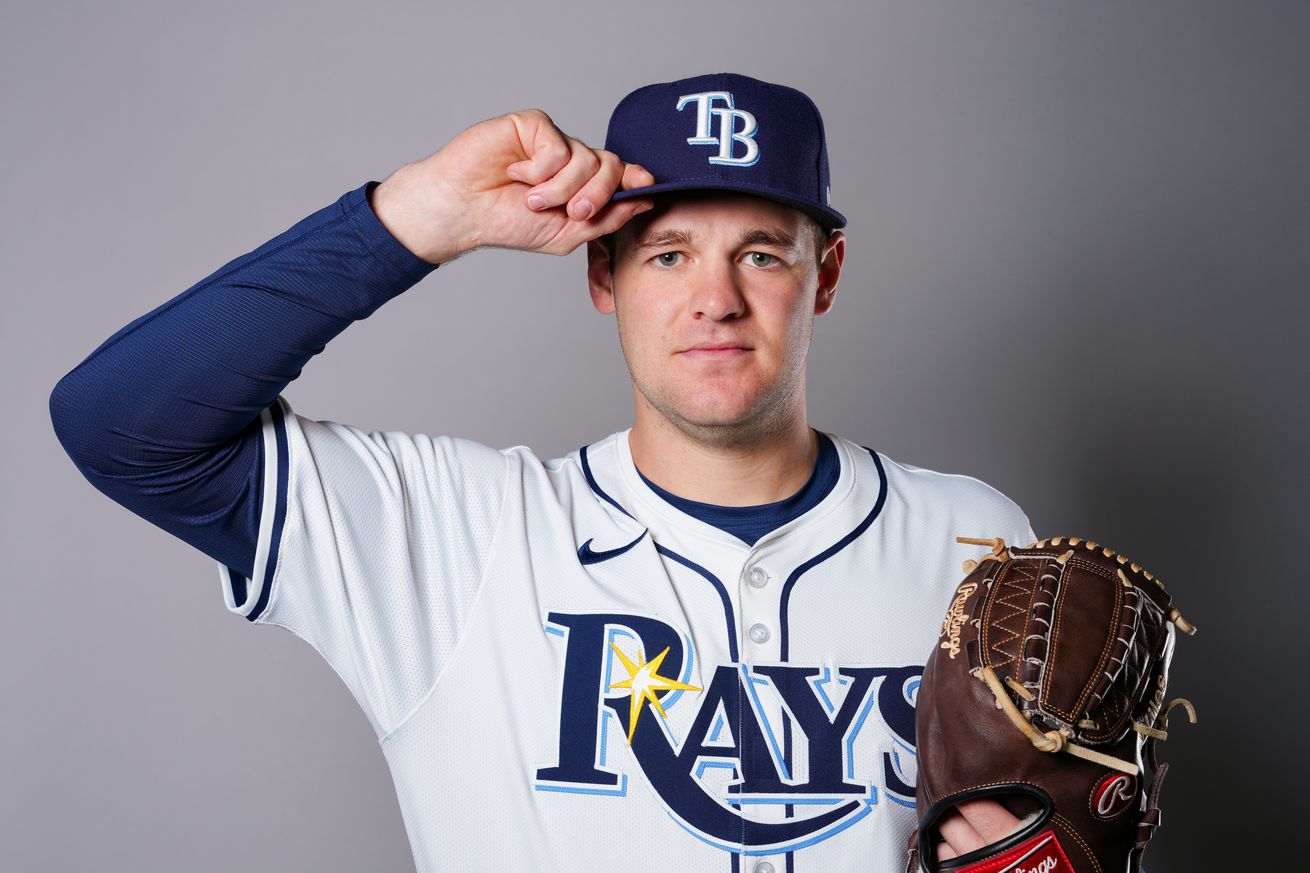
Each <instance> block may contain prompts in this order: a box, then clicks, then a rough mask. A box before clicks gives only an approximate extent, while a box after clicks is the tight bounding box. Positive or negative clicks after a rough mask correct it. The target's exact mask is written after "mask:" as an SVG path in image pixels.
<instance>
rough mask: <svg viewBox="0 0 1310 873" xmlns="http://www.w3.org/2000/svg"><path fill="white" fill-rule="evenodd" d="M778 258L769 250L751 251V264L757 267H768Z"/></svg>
mask: <svg viewBox="0 0 1310 873" xmlns="http://www.w3.org/2000/svg"><path fill="white" fill-rule="evenodd" d="M776 260H778V258H777V257H776V256H775V255H770V254H768V253H767V252H751V264H752V265H754V266H756V267H767V266H769V265H770V264H772V263H773V262H774V261H776Z"/></svg>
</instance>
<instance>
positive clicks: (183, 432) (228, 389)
mask: <svg viewBox="0 0 1310 873" xmlns="http://www.w3.org/2000/svg"><path fill="white" fill-rule="evenodd" d="M377 184H378V183H377V182H368V183H366V184H364V185H362V186H360V187H359V188H356V189H355V190H353V191H351V192H349V193H347V194H345V195H344V196H342V197H341V198H340V199H339V200H337V201H336V202H335V203H333V204H331V205H330V206H327V207H324V208H323V209H320V210H319V211H317V212H315V213H313V214H312V215H310V216H308V217H307V218H305V219H304V220H302V221H300V222H298V223H296V224H295V225H294V226H292V227H291V228H289V229H288V230H286V231H284V232H283V233H281V234H278V235H277V236H276V237H274V238H273V239H271V240H269V241H268V242H266V243H264V244H263V245H261V246H260V247H259V248H257V249H255V250H254V251H252V252H250V253H248V254H245V255H242V256H241V257H239V258H237V259H235V260H233V261H231V262H230V263H227V264H225V265H224V266H222V267H220V268H219V269H218V270H216V271H215V272H214V273H213V274H212V275H210V276H209V277H207V278H205V279H203V280H201V281H200V282H198V283H196V284H195V285H194V286H192V287H191V288H189V289H187V290H186V291H184V292H183V293H181V294H179V295H178V296H177V297H174V298H173V299H172V300H169V301H168V302H166V303H164V304H163V305H161V306H159V307H158V308H156V309H154V310H152V311H151V312H148V313H146V314H145V315H143V316H141V317H140V318H138V319H136V320H135V321H133V322H132V323H131V324H128V325H127V326H126V327H124V328H123V329H122V330H120V331H118V332H117V333H115V334H114V335H113V336H111V337H110V338H109V339H107V340H106V341H105V342H104V343H103V344H101V345H100V347H99V348H97V349H96V350H95V351H94V352H92V353H91V354H90V356H88V357H87V359H86V360H85V361H83V362H82V363H81V364H79V365H78V366H77V367H76V368H74V369H73V370H72V371H71V372H70V373H68V375H66V376H64V378H63V379H61V380H60V382H59V384H57V385H56V386H55V389H54V391H53V392H52V393H51V395H50V415H51V419H52V421H53V423H54V427H55V432H56V434H57V435H58V436H59V440H60V442H61V443H62V444H63V446H64V449H65V450H66V451H67V452H68V454H69V456H70V457H72V459H73V462H74V463H75V464H76V465H77V467H78V469H79V470H80V471H81V472H82V474H83V475H84V476H86V477H87V479H89V480H90V481H91V483H92V484H93V485H95V486H96V488H98V489H99V490H100V491H102V492H104V493H105V494H106V495H108V496H109V497H110V498H112V499H113V500H115V501H116V502H118V503H120V504H122V505H123V506H125V507H127V508H128V509H130V510H132V511H133V512H135V513H136V514H137V515H140V516H142V517H143V518H146V519H148V520H149V521H151V522H153V523H154V524H157V525H159V526H160V527H162V528H163V529H164V530H167V531H169V532H170V533H172V534H174V535H176V536H178V537H180V538H182V539H183V540H185V541H186V542H188V543H190V544H191V545H193V546H195V547H196V548H198V549H200V550H201V551H202V552H204V553H205V554H207V555H209V556H210V557H213V558H215V559H217V560H219V561H221V562H223V563H224V564H226V565H227V566H229V567H232V568H233V569H235V570H237V571H239V572H241V573H243V574H244V575H246V576H249V575H250V574H251V572H252V568H253V565H254V555H255V541H256V537H257V535H258V527H259V508H260V488H261V485H260V480H261V476H260V470H261V453H262V447H261V440H260V438H259V425H258V418H259V413H260V411H261V410H263V409H264V408H265V407H266V406H268V405H269V404H270V403H272V402H273V401H274V399H275V398H276V397H277V395H278V394H279V393H280V392H281V391H282V390H283V389H284V388H285V387H286V386H287V383H289V382H291V381H292V380H293V379H295V378H296V377H298V376H299V375H300V371H301V369H302V368H303V367H304V366H305V363H306V362H307V361H308V360H309V359H310V358H312V357H313V356H314V355H316V354H318V353H319V352H321V351H322V350H323V347H324V346H325V345H327V343H328V341H329V340H331V339H332V338H333V337H335V336H336V335H337V334H339V333H341V331H343V330H345V329H346V328H347V327H348V326H349V325H350V324H351V323H353V322H355V321H358V320H360V319H363V318H367V317H368V316H369V315H371V314H372V313H373V312H374V311H375V310H376V309H377V308H378V307H379V306H381V305H382V304H383V303H386V302H387V301H388V300H390V299H391V298H393V297H395V296H396V295H398V294H400V293H402V292H404V291H406V290H408V289H409V288H411V287H412V286H414V285H415V284H417V283H418V282H419V280H421V279H422V278H423V277H424V276H426V275H428V273H430V272H432V271H433V270H434V269H436V268H435V266H433V265H432V264H429V263H427V262H426V261H424V260H422V259H421V258H419V257H417V256H416V255H414V254H413V253H412V252H410V251H409V250H408V249H406V248H405V247H404V246H403V245H402V244H401V243H400V242H399V241H398V240H396V238H395V237H393V236H392V235H391V233H390V232H389V231H387V229H386V228H385V227H384V226H383V225H382V223H381V222H380V221H379V220H378V219H377V216H376V215H375V214H374V213H373V210H372V208H371V207H370V206H369V203H368V194H369V192H370V191H371V190H372V189H373V188H374V187H375V186H376V185H377Z"/></svg>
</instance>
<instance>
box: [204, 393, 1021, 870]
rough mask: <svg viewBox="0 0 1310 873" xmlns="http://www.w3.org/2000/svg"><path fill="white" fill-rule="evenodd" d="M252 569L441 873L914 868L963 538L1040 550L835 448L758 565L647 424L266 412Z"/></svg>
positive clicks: (977, 509)
mask: <svg viewBox="0 0 1310 873" xmlns="http://www.w3.org/2000/svg"><path fill="white" fill-rule="evenodd" d="M263 433H264V459H265V462H264V463H265V469H264V477H265V478H264V502H263V508H262V516H261V519H260V530H259V543H258V552H257V555H256V564H255V571H254V578H253V579H248V580H247V579H244V578H240V577H238V576H237V574H235V573H234V572H233V571H231V570H229V569H227V568H225V567H224V568H221V575H222V581H223V590H224V592H225V595H226V599H227V604H228V606H229V608H230V609H232V610H233V611H234V612H237V613H239V614H241V615H244V616H246V617H247V618H249V619H251V620H253V621H255V622H257V623H261V624H274V625H281V626H283V627H286V628H289V629H290V630H292V631H293V632H294V633H296V634H297V635H298V636H300V637H302V638H304V639H305V640H306V641H308V642H309V643H310V644H311V645H312V646H314V648H315V649H317V650H318V652H320V653H321V654H322V655H323V657H324V658H326V659H327V661H328V662H329V663H331V665H332V666H333V667H334V668H335V669H336V671H337V672H338V674H340V676H341V678H342V679H343V680H344V681H345V683H346V685H347V686H349V688H350V690H351V692H352V693H353V694H354V696H355V698H356V699H357V700H358V701H359V704H360V706H361V707H363V709H364V711H365V712H366V713H367V714H368V717H369V719H370V721H371V723H372V725H373V727H374V729H375V730H376V732H377V736H378V739H379V741H380V743H381V746H382V750H383V752H384V754H385V756H386V759H387V761H388V763H389V765H390V768H391V772H392V776H393V778H394V780H395V784H396V791H397V793H398V795H399V800H400V807H401V810H402V812H403V814H404V819H405V825H406V828H407V830H408V833H409V837H410V841H411V844H412V846H413V851H414V858H415V862H416V864H417V868H418V870H419V871H420V873H429V871H455V870H458V871H467V870H528V869H533V870H577V871H601V870H615V871H618V870H621V871H634V873H636V871H668V870H677V871H687V873H701V871H704V873H732V871H754V873H785V871H796V873H842V871H852V873H855V871H859V873H869V871H899V870H901V869H903V868H904V863H905V846H906V841H907V839H908V837H909V834H910V832H911V830H912V829H913V825H914V809H913V805H914V774H915V749H914V744H915V736H914V701H915V695H916V692H917V689H918V684H919V677H920V674H921V671H922V665H923V663H924V661H925V660H926V658H927V656H928V654H929V653H930V651H931V649H932V646H933V645H934V642H935V640H936V636H937V631H938V629H939V627H940V623H941V618H942V615H943V614H944V611H945V608H946V606H947V602H948V600H949V597H950V594H951V592H952V591H953V589H954V585H955V583H956V582H958V580H959V578H960V575H961V569H960V565H961V562H962V561H963V560H964V559H965V558H968V557H976V556H977V552H978V549H977V547H970V546H961V545H957V544H956V543H955V541H954V537H955V536H956V535H969V536H976V537H990V536H1002V537H1005V538H1006V540H1007V541H1014V542H1029V541H1031V540H1032V539H1034V537H1033V536H1032V531H1031V530H1030V529H1029V525H1028V521H1027V519H1026V518H1025V517H1024V515H1023V513H1022V512H1021V511H1020V510H1019V509H1018V507H1016V506H1015V505H1014V504H1013V503H1012V502H1011V501H1010V500H1008V499H1007V498H1005V497H1004V496H1003V495H1001V494H1000V493H998V492H997V491H995V490H993V489H992V488H990V487H988V486H987V485H984V484H983V483H981V482H979V481H978V480H976V479H972V478H969V477H967V476H955V475H943V474H940V473H934V472H931V471H928V470H923V469H919V468H916V467H911V466H907V465H904V464H897V463H894V462H893V461H891V460H889V459H888V458H886V457H884V456H882V455H880V454H878V453H876V452H873V451H869V450H867V449H865V448H862V447H861V446H860V445H858V444H856V443H852V442H849V441H846V440H843V439H841V438H839V437H836V436H833V437H832V440H833V443H834V444H835V448H836V451H837V457H838V461H839V463H840V474H839V476H838V478H837V482H836V485H835V486H834V487H833V488H832V489H831V491H829V492H828V494H827V495H826V496H825V497H823V498H822V500H820V501H819V502H818V503H817V504H816V505H814V506H813V507H811V508H810V509H809V510H808V511H806V512H805V513H804V514H803V515H801V516H800V517H798V518H795V519H793V520H792V521H790V522H787V523H785V524H783V525H782V526H781V527H779V528H777V529H776V530H773V531H772V532H771V533H768V534H766V535H765V536H763V537H762V538H760V539H759V540H758V541H757V542H756V543H755V545H754V546H749V545H747V544H746V543H745V542H743V541H742V540H739V539H737V538H736V537H734V536H732V535H730V534H728V533H726V532H724V531H722V530H720V529H719V528H717V527H714V526H712V525H709V524H707V523H705V522H702V521H700V520H698V519H697V518H695V517H693V516H691V515H689V514H686V513H684V512H683V511H681V510H679V509H677V508H676V507H675V506H674V505H672V504H671V503H669V502H667V501H666V500H664V499H662V498H661V497H660V496H659V495H658V494H656V493H655V492H654V491H652V490H651V488H650V487H649V486H648V485H647V484H646V483H645V482H643V480H642V478H641V477H640V475H639V474H638V472H637V470H636V468H635V467H634V466H633V462H632V455H631V453H630V450H629V447H628V439H627V432H626V431H624V432H620V433H616V434H613V435H611V436H608V437H606V438H604V439H602V440H600V441H599V442H596V443H593V444H592V445H590V446H588V447H586V448H585V449H581V450H579V451H578V452H575V453H573V454H570V455H568V456H567V457H565V458H561V459H557V460H553V461H541V460H539V459H538V458H537V457H535V456H534V455H533V454H532V452H531V451H529V450H528V449H526V448H523V447H516V448H511V449H506V450H503V451H500V450H496V449H492V448H488V447H486V446H483V445H479V444H477V443H474V442H471V441H468V440H461V439H453V438H449V437H428V436H423V435H405V434H398V433H376V432H375V433H365V432H363V431H361V430H359V429H357V428H354V427H350V426H346V425H341V424H336V423H332V422H316V421H311V420H308V419H305V418H303V417H301V416H298V415H295V414H294V413H292V412H291V410H290V407H289V406H287V404H286V402H285V401H284V400H282V399H280V398H279V400H278V402H277V403H275V404H273V406H271V407H270V408H269V409H267V410H265V411H264V413H263Z"/></svg>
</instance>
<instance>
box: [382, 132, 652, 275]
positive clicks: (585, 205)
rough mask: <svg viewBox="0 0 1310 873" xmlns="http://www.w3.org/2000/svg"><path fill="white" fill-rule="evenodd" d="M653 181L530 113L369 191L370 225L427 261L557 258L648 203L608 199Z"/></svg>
mask: <svg viewBox="0 0 1310 873" xmlns="http://www.w3.org/2000/svg"><path fill="white" fill-rule="evenodd" d="M653 183H654V179H653V178H652V177H651V175H650V173H648V172H647V171H646V170H645V169H644V168H642V167H640V166H639V165H637V164H625V163H624V162H623V161H621V160H619V158H618V156H617V155H615V154H614V153H613V152H608V151H605V150H603V149H593V148H589V147H588V146H587V145H586V144H585V143H582V142H580V141H579V140H576V139H574V138H573V137H571V136H568V135H567V134H565V133H564V132H563V131H561V130H560V129H559V128H557V127H556V126H555V124H554V122H552V121H551V120H550V117H549V116H548V115H546V113H544V112H542V111H541V110H540V109H527V110H524V111H522V112H511V113H510V114H508V115H502V116H499V117H498V118H492V119H489V120H487V121H483V122H481V123H479V124H475V125H473V126H472V127H470V128H468V129H467V130H465V131H464V132H463V133H461V134H460V135H459V136H457V137H455V138H454V139H453V140H451V141H450V142H449V143H447V144H446V145H445V146H444V147H443V148H442V149H441V150H440V151H437V152H436V153H434V154H432V155H429V156H428V157H427V158H424V159H423V160H421V161H418V162H417V163H413V164H406V165H405V166H403V167H401V168H400V169H398V170H396V172H394V173H392V174H391V175H390V176H388V177H387V179H386V180H385V181H384V182H383V183H382V184H381V185H379V186H378V187H377V188H376V189H375V190H374V191H373V197H372V204H373V209H374V211H375V212H376V213H377V215H378V218H379V220H381V222H382V224H383V225H384V226H385V227H386V228H387V229H388V230H389V231H391V233H392V234H393V235H395V237H396V238H397V239H398V240H400V242H401V243H403V244H404V245H405V247H406V248H408V249H409V250H410V251H412V252H413V253H414V254H416V255H418V256H419V257H420V258H423V259H424V260H426V261H428V262H429V263H434V264H439V263H444V262H446V261H450V260H453V259H454V258H457V257H459V256H460V255H462V254H464V253H465V252H469V251H472V250H473V249H475V248H482V247H485V246H493V247H498V248H508V249H519V250H522V251H531V252H545V253H548V254H555V255H565V254H568V253H569V252H571V251H573V250H574V249H576V248H577V247H578V246H580V245H582V244H583V243H585V242H587V241H589V240H593V239H596V238H598V237H600V236H603V235H604V234H607V233H612V232H613V231H615V230H617V229H618V228H620V227H622V226H623V224H624V223H626V222H627V221H628V219H630V218H632V216H634V215H636V214H637V213H639V212H644V211H646V210H647V209H649V208H650V207H651V205H652V201H651V200H650V199H647V198H637V199H633V200H626V201H623V202H622V203H610V202H609V199H610V196H611V195H612V194H613V193H614V192H615V191H616V190H618V189H619V188H624V189H627V188H640V187H642V186H645V185H650V184H653Z"/></svg>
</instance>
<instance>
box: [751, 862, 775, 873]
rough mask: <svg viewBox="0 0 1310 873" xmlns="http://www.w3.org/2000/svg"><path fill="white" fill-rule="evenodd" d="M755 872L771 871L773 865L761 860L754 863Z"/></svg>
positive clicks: (770, 872) (768, 872) (769, 872)
mask: <svg viewBox="0 0 1310 873" xmlns="http://www.w3.org/2000/svg"><path fill="white" fill-rule="evenodd" d="M755 873H773V865H772V864H770V863H769V862H768V861H761V862H760V863H758V864H756V865H755Z"/></svg>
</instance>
